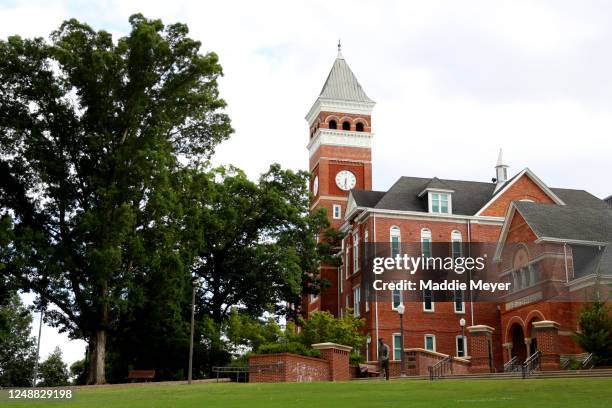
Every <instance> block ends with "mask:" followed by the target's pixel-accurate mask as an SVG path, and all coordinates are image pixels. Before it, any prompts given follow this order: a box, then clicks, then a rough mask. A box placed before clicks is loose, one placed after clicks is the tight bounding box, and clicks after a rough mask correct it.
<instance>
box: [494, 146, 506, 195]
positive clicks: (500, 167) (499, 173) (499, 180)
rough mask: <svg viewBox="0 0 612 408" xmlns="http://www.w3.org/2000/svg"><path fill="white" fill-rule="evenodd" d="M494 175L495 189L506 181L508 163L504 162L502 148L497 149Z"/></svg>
mask: <svg viewBox="0 0 612 408" xmlns="http://www.w3.org/2000/svg"><path fill="white" fill-rule="evenodd" d="M495 176H496V177H495V191H497V190H499V189H500V188H501V187H502V186H503V185H504V184H505V183H506V181H508V165H507V164H504V158H503V152H502V149H499V155H498V156H497V164H496V165H495Z"/></svg>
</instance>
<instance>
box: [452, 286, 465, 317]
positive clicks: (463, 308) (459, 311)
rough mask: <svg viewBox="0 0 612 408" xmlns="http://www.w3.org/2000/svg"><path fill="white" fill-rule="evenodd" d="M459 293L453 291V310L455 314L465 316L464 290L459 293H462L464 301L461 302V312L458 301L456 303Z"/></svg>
mask: <svg viewBox="0 0 612 408" xmlns="http://www.w3.org/2000/svg"><path fill="white" fill-rule="evenodd" d="M456 292H457V291H456V290H455V291H453V310H454V311H455V314H465V293H463V291H462V290H460V291H459V292H461V298H462V299H463V300H462V301H461V310H457V307H456V306H457V301H455V293H456Z"/></svg>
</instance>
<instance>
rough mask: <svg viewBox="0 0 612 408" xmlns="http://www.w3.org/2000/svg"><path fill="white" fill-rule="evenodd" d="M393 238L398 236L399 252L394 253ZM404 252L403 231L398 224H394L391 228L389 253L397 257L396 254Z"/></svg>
mask: <svg viewBox="0 0 612 408" xmlns="http://www.w3.org/2000/svg"><path fill="white" fill-rule="evenodd" d="M393 238H397V254H394V253H393ZM401 253H402V231H401V230H400V227H398V226H397V225H393V226H392V227H391V228H389V255H390V256H391V257H395V255H398V254H401Z"/></svg>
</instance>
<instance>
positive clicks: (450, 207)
mask: <svg viewBox="0 0 612 408" xmlns="http://www.w3.org/2000/svg"><path fill="white" fill-rule="evenodd" d="M434 195H437V197H438V199H437V200H434ZM442 196H445V197H446V202H447V209H446V210H447V211H446V212H442ZM452 197H453V195H452V194H451V193H450V192H449V191H442V190H431V191H428V192H427V198H428V201H429V212H430V213H431V214H442V215H448V214H452V213H453V202H452ZM434 201H438V211H434V208H433V207H434V205H433V204H434Z"/></svg>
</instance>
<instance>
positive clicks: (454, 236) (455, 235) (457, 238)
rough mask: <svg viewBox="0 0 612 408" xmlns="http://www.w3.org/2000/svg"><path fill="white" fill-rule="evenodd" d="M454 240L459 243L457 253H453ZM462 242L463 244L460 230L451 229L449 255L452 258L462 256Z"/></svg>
mask: <svg viewBox="0 0 612 408" xmlns="http://www.w3.org/2000/svg"><path fill="white" fill-rule="evenodd" d="M456 242H458V243H459V253H458V254H457V255H455V243H456ZM462 244H463V239H462V236H461V231H458V230H453V232H451V257H452V258H453V259H454V258H457V257H460V256H463V248H462Z"/></svg>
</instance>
